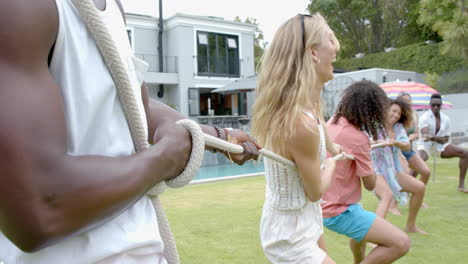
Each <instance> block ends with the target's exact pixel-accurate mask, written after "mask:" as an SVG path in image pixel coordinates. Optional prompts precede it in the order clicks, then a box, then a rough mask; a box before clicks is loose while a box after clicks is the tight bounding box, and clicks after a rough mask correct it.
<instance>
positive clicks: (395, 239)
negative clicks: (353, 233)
mask: <svg viewBox="0 0 468 264" xmlns="http://www.w3.org/2000/svg"><path fill="white" fill-rule="evenodd" d="M364 240H365V241H369V242H372V243H375V244H377V245H378V246H377V247H375V248H374V249H372V250H371V252H370V253H369V255H367V257H365V258H364V260H363V261H362V262H361V263H363V264H367V263H379V264H386V263H393V262H394V261H395V260H397V259H399V258H401V257H402V256H404V255H405V254H406V253H407V252H408V251H409V249H410V244H411V243H410V239H409V237H408V235H407V234H405V232H403V231H401V230H400V229H399V228H398V227H396V226H394V225H392V224H391V223H390V222H387V221H386V220H385V219H382V218H381V217H379V216H377V218H376V219H375V221H374V223H373V224H372V226H371V228H370V229H369V232H368V233H367V235H366V236H365V237H364Z"/></svg>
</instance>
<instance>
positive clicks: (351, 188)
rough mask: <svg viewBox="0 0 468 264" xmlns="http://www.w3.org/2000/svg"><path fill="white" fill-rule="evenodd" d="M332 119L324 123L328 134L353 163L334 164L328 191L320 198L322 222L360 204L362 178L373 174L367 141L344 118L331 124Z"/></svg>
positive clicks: (361, 133)
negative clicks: (348, 155) (322, 202)
mask: <svg viewBox="0 0 468 264" xmlns="http://www.w3.org/2000/svg"><path fill="white" fill-rule="evenodd" d="M333 119H334V118H333V117H332V118H331V119H330V120H329V121H328V123H327V132H328V135H329V136H330V138H331V139H332V140H333V142H335V143H336V144H339V145H341V147H342V148H343V150H344V151H345V152H346V153H348V154H351V155H353V156H354V160H341V161H337V162H336V169H335V173H334V175H333V180H332V183H331V185H330V188H329V189H328V191H327V192H326V193H325V195H324V196H323V200H325V201H326V203H324V204H322V211H323V217H324V218H330V217H335V216H337V215H339V214H341V213H343V212H344V211H345V210H346V209H347V208H348V206H349V205H351V204H356V203H358V202H359V201H360V200H361V177H366V176H370V175H373V174H374V169H373V167H372V160H371V156H370V151H371V147H370V141H369V137H368V136H367V135H366V134H365V133H364V132H362V131H360V130H359V129H358V128H356V127H355V126H354V125H352V124H350V123H349V122H348V120H346V118H344V117H340V119H339V120H338V122H337V123H336V124H332V122H333Z"/></svg>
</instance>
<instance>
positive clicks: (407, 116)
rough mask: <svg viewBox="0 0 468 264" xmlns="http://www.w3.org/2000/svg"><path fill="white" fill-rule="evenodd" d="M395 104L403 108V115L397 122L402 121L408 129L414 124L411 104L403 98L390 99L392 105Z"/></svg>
mask: <svg viewBox="0 0 468 264" xmlns="http://www.w3.org/2000/svg"><path fill="white" fill-rule="evenodd" d="M394 104H396V105H398V106H400V108H401V116H400V119H399V120H398V121H397V122H398V123H401V124H402V125H403V127H405V128H406V129H408V128H410V127H411V126H412V125H413V110H412V109H411V106H410V105H409V104H407V103H406V102H405V101H403V100H402V99H390V106H392V105H394Z"/></svg>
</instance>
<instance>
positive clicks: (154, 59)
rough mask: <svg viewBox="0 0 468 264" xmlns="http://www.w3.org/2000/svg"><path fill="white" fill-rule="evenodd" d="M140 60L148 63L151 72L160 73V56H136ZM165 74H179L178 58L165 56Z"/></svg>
mask: <svg viewBox="0 0 468 264" xmlns="http://www.w3.org/2000/svg"><path fill="white" fill-rule="evenodd" d="M135 56H136V57H137V58H139V59H142V60H144V61H146V62H147V63H148V64H149V68H148V71H149V72H159V56H158V55H153V54H141V53H140V54H139V53H137V54H135ZM163 72H165V73H177V72H178V67H177V56H163Z"/></svg>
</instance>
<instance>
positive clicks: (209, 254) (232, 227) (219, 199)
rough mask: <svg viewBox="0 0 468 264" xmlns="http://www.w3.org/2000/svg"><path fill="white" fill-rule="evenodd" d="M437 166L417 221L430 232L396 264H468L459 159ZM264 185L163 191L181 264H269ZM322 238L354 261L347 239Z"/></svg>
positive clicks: (333, 252)
mask: <svg viewBox="0 0 468 264" xmlns="http://www.w3.org/2000/svg"><path fill="white" fill-rule="evenodd" d="M437 162H438V163H437V175H436V181H435V182H433V181H432V179H431V180H430V182H429V184H428V186H427V189H426V198H425V202H426V203H427V204H429V205H430V208H422V209H421V211H420V214H419V217H418V226H419V227H420V228H422V229H423V230H425V231H427V232H429V233H430V234H429V235H417V234H410V238H411V242H412V247H411V250H410V252H409V253H408V254H407V255H406V256H405V257H403V258H402V259H401V260H399V261H398V262H396V263H412V264H413V263H448V264H457V263H460V264H461V263H468V194H462V193H460V192H458V191H457V188H456V187H457V184H458V159H451V160H441V159H438V161H437ZM429 165H430V167H431V169H432V162H430V163H429ZM467 181H468V180H467ZM467 184H468V182H467ZM264 185H265V180H264V178H263V177H254V178H245V179H240V180H232V181H224V182H217V183H209V184H203V185H193V186H188V187H185V188H183V189H178V190H168V191H166V192H165V193H164V194H163V195H162V202H163V204H164V206H165V209H166V213H167V215H168V217H169V220H170V222H171V226H172V230H173V232H174V235H175V238H176V241H177V246H178V249H179V254H180V256H181V262H182V263H203V264H208V263H210V264H211V263H239V264H246V263H268V261H267V259H266V258H265V257H264V255H263V251H262V249H261V246H260V239H259V223H260V216H261V212H262V206H263V201H264V197H265V194H264V187H265V186H264ZM362 204H363V205H364V207H365V208H366V209H368V210H375V207H376V205H377V199H376V198H375V197H374V196H373V195H372V194H371V193H370V192H367V191H363V200H362ZM400 209H401V211H402V213H403V216H393V215H391V214H390V215H389V216H388V217H387V219H388V220H389V221H390V222H392V223H393V224H395V225H396V226H398V227H400V228H404V226H405V223H406V217H407V214H408V211H407V207H403V208H400ZM325 239H326V242H327V248H328V254H329V255H330V256H331V257H332V258H333V259H334V260H335V261H336V262H337V263H353V261H352V259H353V258H352V255H351V252H350V250H349V248H348V239H347V238H346V237H344V236H341V235H338V234H335V233H333V232H331V231H328V230H326V231H325Z"/></svg>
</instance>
